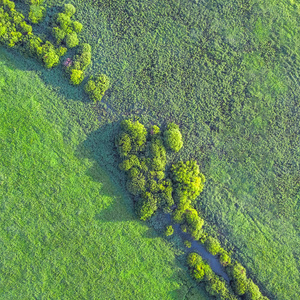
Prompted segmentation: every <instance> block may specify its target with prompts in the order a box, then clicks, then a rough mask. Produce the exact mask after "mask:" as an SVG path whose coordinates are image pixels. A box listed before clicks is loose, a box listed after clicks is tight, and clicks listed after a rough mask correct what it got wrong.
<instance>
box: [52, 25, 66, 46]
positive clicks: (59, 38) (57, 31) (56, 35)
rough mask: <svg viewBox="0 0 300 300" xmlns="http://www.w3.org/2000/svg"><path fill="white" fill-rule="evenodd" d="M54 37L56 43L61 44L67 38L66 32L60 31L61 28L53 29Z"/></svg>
mask: <svg viewBox="0 0 300 300" xmlns="http://www.w3.org/2000/svg"><path fill="white" fill-rule="evenodd" d="M52 35H53V36H54V38H55V39H56V43H57V44H60V43H61V42H62V40H63V39H64V38H65V36H66V32H65V31H64V30H62V29H60V28H59V27H53V28H52Z"/></svg>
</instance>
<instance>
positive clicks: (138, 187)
mask: <svg viewBox="0 0 300 300" xmlns="http://www.w3.org/2000/svg"><path fill="white" fill-rule="evenodd" d="M145 185H146V179H145V177H144V176H143V175H142V174H140V175H139V176H137V177H134V178H132V179H131V180H128V181H127V190H128V191H129V193H131V194H133V195H135V196H137V195H140V194H141V193H142V192H143V191H144V190H145Z"/></svg>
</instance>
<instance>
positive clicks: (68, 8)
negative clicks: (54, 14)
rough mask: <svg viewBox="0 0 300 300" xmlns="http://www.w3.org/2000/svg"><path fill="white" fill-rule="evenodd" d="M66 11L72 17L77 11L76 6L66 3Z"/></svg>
mask: <svg viewBox="0 0 300 300" xmlns="http://www.w3.org/2000/svg"><path fill="white" fill-rule="evenodd" d="M64 12H65V14H66V15H68V16H69V17H72V16H73V15H74V14H75V13H76V8H75V7H74V6H73V5H72V4H65V7H64Z"/></svg>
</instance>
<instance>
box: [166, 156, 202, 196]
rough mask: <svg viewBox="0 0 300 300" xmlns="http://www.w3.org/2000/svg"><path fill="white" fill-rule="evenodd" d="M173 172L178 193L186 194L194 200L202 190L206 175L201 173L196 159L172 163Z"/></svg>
mask: <svg viewBox="0 0 300 300" xmlns="http://www.w3.org/2000/svg"><path fill="white" fill-rule="evenodd" d="M171 172H172V179H173V181H174V183H175V186H176V190H177V194H178V193H179V194H185V195H186V196H187V197H188V199H189V200H194V199H196V198H197V197H198V196H199V194H200V193H201V192H202V190H203V187H204V182H205V177H204V175H203V174H201V173H200V170H199V166H198V165H197V163H196V161H187V162H186V163H184V162H182V161H180V162H178V163H177V164H174V165H172V168H171ZM175 200H176V199H175Z"/></svg>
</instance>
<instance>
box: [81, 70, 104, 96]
mask: <svg viewBox="0 0 300 300" xmlns="http://www.w3.org/2000/svg"><path fill="white" fill-rule="evenodd" d="M108 88H109V78H108V77H107V76H106V75H104V74H98V75H96V76H91V77H90V79H89V81H88V82H87V84H86V85H85V87H84V89H85V92H86V93H87V94H88V95H89V97H90V99H91V100H94V101H101V99H102V97H103V96H104V93H105V92H106V91H107V89H108Z"/></svg>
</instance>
